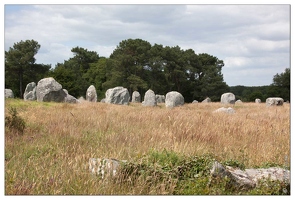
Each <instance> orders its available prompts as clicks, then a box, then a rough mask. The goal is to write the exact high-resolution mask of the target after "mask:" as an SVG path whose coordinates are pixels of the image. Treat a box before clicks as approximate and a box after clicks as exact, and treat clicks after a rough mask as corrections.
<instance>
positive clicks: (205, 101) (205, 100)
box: [202, 97, 211, 103]
mask: <svg viewBox="0 0 295 200" xmlns="http://www.w3.org/2000/svg"><path fill="white" fill-rule="evenodd" d="M210 102H211V99H210V98H209V97H207V98H206V99H204V100H203V101H202V103H210Z"/></svg>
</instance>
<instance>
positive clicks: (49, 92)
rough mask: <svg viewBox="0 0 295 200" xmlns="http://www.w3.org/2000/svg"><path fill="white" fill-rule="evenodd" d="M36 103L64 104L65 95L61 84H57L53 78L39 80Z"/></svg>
mask: <svg viewBox="0 0 295 200" xmlns="http://www.w3.org/2000/svg"><path fill="white" fill-rule="evenodd" d="M36 95H37V101H44V102H49V101H54V102H64V101H65V97H66V96H67V94H66V93H65V91H64V90H63V89H62V86H61V84H59V83H58V82H57V81H56V80H54V78H52V77H49V78H43V79H41V80H40V81H39V82H38V84H37V87H36Z"/></svg>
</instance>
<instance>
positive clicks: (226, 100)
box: [220, 92, 236, 104]
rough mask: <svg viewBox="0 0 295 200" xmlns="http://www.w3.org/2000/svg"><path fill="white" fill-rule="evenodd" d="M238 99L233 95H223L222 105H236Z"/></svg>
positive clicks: (229, 93)
mask: <svg viewBox="0 0 295 200" xmlns="http://www.w3.org/2000/svg"><path fill="white" fill-rule="evenodd" d="M235 101H236V97H235V95H234V94H233V93H231V92H228V93H224V94H222V95H221V99H220V102H221V103H222V104H235Z"/></svg>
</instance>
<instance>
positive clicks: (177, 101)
mask: <svg viewBox="0 0 295 200" xmlns="http://www.w3.org/2000/svg"><path fill="white" fill-rule="evenodd" d="M183 104H184V98H183V96H182V94H180V93H179V92H176V91H172V92H168V93H167V94H166V99H165V105H166V107H169V108H173V107H176V106H182V105H183Z"/></svg>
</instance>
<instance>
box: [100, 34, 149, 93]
mask: <svg viewBox="0 0 295 200" xmlns="http://www.w3.org/2000/svg"><path fill="white" fill-rule="evenodd" d="M150 48H151V44H150V43H149V42H147V41H144V40H142V39H128V40H123V41H122V42H120V44H119V46H117V48H116V49H115V50H114V51H113V53H112V54H111V55H110V59H112V61H111V63H112V66H111V67H110V68H108V69H110V70H111V71H110V74H108V75H109V76H108V77H109V79H108V83H107V84H105V85H107V86H112V87H114V86H123V87H126V88H128V90H129V92H130V93H132V92H133V91H134V90H147V89H148V84H147V81H146V80H145V77H146V74H145V66H146V65H147V63H148V59H149V57H148V51H149V50H150ZM114 83H116V85H114Z"/></svg>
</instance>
